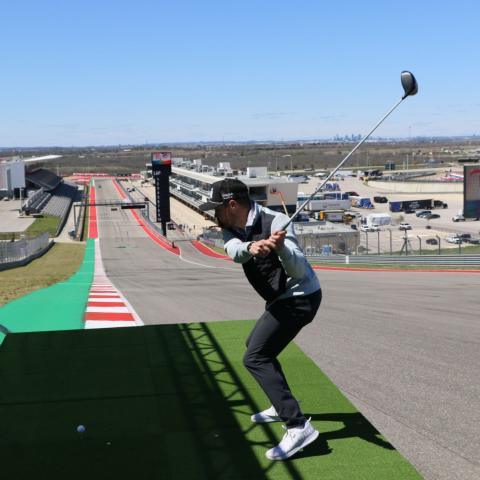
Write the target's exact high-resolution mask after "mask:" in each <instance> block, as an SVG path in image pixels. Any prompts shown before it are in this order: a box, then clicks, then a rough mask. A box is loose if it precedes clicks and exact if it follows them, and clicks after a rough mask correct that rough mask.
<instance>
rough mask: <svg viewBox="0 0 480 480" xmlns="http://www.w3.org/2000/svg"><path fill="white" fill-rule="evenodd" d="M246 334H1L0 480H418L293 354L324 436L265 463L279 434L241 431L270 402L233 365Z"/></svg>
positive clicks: (290, 356) (243, 327)
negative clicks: (81, 430)
mask: <svg viewBox="0 0 480 480" xmlns="http://www.w3.org/2000/svg"><path fill="white" fill-rule="evenodd" d="M253 324H254V323H253V322H252V321H229V322H212V323H208V324H205V323H192V324H175V325H151V326H143V327H137V328H117V329H98V330H72V331H58V332H39V333H18V334H16V333H14V334H11V335H8V336H7V338H6V339H5V341H4V343H3V345H2V346H1V347H0V419H1V421H0V454H1V455H2V457H3V458H2V462H1V464H0V469H1V473H2V476H5V478H16V479H19V478H22V479H23V478H40V477H39V476H38V474H39V472H41V473H42V474H43V475H44V477H42V478H48V479H49V480H50V479H56V478H62V479H69V480H71V479H73V478H75V479H76V478H79V479H80V478H81V479H86V478H88V479H89V480H91V479H97V478H98V479H105V478H135V479H140V480H142V479H189V480H190V479H195V480H203V479H205V480H213V479H232V480H240V479H245V480H247V479H248V480H252V479H254V480H258V479H272V480H283V479H285V480H286V479H293V480H300V479H322V480H328V479H332V480H333V479H335V480H337V479H338V480H339V479H346V480H347V479H348V480H352V479H354V480H363V479H364V480H367V479H368V480H373V479H374V480H382V479H385V480H387V479H388V480H395V479H402V480H406V479H419V478H421V477H420V475H419V474H418V473H417V472H416V471H415V470H414V468H413V467H412V466H411V465H410V464H409V463H408V462H407V461H406V460H405V459H404V458H403V457H402V456H401V455H400V454H399V453H398V452H397V451H396V450H395V449H394V448H393V447H392V445H390V444H389V443H388V441H387V440H386V439H384V438H383V437H382V436H381V435H380V434H379V432H377V431H376V430H375V428H374V427H373V426H372V425H371V424H370V423H369V422H368V421H367V420H366V419H365V418H364V417H363V416H362V414H361V413H359V412H358V411H357V410H356V409H355V407H354V406H353V405H352V404H351V403H350V402H349V401H348V400H347V399H346V398H345V397H344V396H343V395H342V393H341V392H340V391H339V390H338V389H337V388H336V387H335V385H333V383H332V382H331V381H330V380H329V379H328V378H327V377H326V376H325V375H324V374H323V373H322V372H321V370H320V369H319V368H318V367H317V366H316V365H315V364H314V363H313V362H312V361H311V360H310V359H309V358H308V357H306V356H305V354H304V353H303V352H302V351H301V350H300V349H299V348H298V347H297V346H296V345H295V344H291V345H289V346H288V347H287V348H286V350H285V351H284V352H282V354H281V357H280V360H281V361H282V364H283V365H284V368H285V373H286V375H287V378H289V379H290V384H291V387H292V389H293V391H294V392H295V394H296V396H297V398H299V399H300V400H301V402H302V403H301V405H302V409H303V410H304V412H305V413H306V414H308V416H311V417H312V423H313V425H314V426H315V427H316V428H317V429H319V431H320V432H321V433H320V436H319V438H318V439H317V440H316V441H315V442H314V443H312V444H311V445H309V446H308V447H306V448H305V449H304V450H303V452H300V453H299V454H297V456H295V457H293V458H292V459H290V460H288V461H284V462H271V461H269V460H267V459H266V458H265V451H266V450H267V449H268V448H271V447H272V446H274V445H275V444H276V443H278V441H279V440H280V439H281V437H282V434H283V429H282V428H281V424H279V423H270V424H264V425H254V424H252V423H251V421H250V415H251V414H252V413H253V412H257V411H259V410H261V409H264V408H266V407H268V406H269V404H268V401H267V400H266V398H265V396H264V394H263V393H262V392H261V390H260V388H259V387H258V386H257V384H256V383H255V381H254V380H253V378H252V377H251V376H250V374H249V373H248V372H247V371H246V369H245V368H244V366H243V364H242V356H243V353H244V350H245V347H244V342H245V339H246V337H247V335H248V332H249V331H250V329H251V328H252V326H253ZM79 425H83V426H84V427H85V432H84V433H78V432H77V427H78V426H79ZM8 474H11V475H13V474H15V477H13V476H9V475H8Z"/></svg>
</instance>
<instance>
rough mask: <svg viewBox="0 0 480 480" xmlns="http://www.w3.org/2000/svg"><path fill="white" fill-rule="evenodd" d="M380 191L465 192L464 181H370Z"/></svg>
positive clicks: (371, 185)
mask: <svg viewBox="0 0 480 480" xmlns="http://www.w3.org/2000/svg"><path fill="white" fill-rule="evenodd" d="M369 186H370V187H373V188H375V189H376V190H378V191H385V192H395V193H463V182H458V183H457V182H455V183H453V182H384V181H381V180H380V181H378V180H376V181H370V182H369Z"/></svg>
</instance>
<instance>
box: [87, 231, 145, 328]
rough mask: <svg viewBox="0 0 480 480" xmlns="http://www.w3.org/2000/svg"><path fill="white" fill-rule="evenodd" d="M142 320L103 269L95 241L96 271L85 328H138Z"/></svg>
mask: <svg viewBox="0 0 480 480" xmlns="http://www.w3.org/2000/svg"><path fill="white" fill-rule="evenodd" d="M140 325H143V322H142V320H141V319H140V317H139V316H138V314H137V313H136V312H135V310H134V309H133V307H132V306H131V305H130V303H129V302H128V300H127V299H126V298H125V297H124V296H123V295H122V294H121V293H120V291H119V290H118V289H117V288H115V287H114V286H113V285H112V283H111V282H110V280H109V279H108V277H107V275H106V274H105V270H104V268H103V262H102V257H101V254H100V244H99V242H98V239H95V270H94V276H93V282H92V285H91V287H90V292H89V294H88V304H87V309H86V311H85V328H116V327H138V326H140Z"/></svg>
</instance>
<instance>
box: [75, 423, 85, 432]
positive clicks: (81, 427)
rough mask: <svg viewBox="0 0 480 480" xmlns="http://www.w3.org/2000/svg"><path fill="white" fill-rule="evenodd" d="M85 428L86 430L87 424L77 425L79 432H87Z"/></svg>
mask: <svg viewBox="0 0 480 480" xmlns="http://www.w3.org/2000/svg"><path fill="white" fill-rule="evenodd" d="M85 430H86V428H85V425H79V426H78V427H77V432H78V433H85Z"/></svg>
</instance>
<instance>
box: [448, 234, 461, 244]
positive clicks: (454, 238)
mask: <svg viewBox="0 0 480 480" xmlns="http://www.w3.org/2000/svg"><path fill="white" fill-rule="evenodd" d="M445 241H446V242H447V243H455V244H458V243H462V241H463V240H462V239H461V238H460V237H457V236H456V235H452V236H451V237H447V238H446V239H445Z"/></svg>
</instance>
